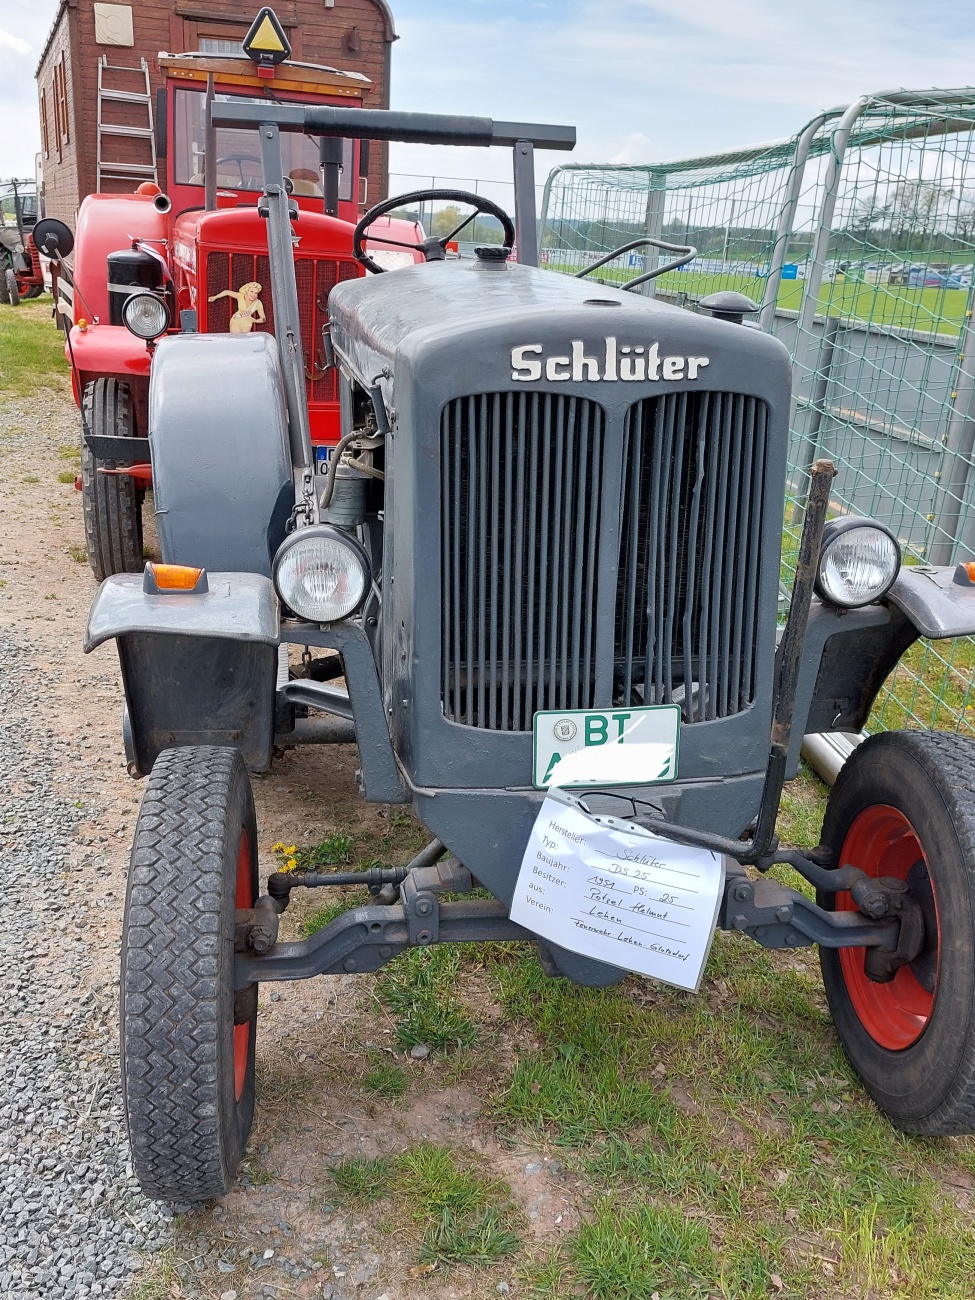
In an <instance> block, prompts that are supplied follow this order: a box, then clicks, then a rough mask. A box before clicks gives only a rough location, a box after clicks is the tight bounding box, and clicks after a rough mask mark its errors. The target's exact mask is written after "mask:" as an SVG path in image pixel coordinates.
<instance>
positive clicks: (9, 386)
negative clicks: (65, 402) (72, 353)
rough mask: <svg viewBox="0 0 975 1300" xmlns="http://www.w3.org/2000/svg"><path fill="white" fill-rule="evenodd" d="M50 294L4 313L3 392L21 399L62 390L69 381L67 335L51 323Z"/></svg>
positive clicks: (0, 340) (0, 325) (0, 348)
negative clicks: (42, 391)
mask: <svg viewBox="0 0 975 1300" xmlns="http://www.w3.org/2000/svg"><path fill="white" fill-rule="evenodd" d="M51 305H52V299H51V296H50V294H44V295H43V297H40V298H34V299H32V300H31V301H30V302H22V303H21V304H20V306H19V307H4V308H3V309H2V310H0V392H2V393H10V394H13V395H16V396H18V397H23V396H26V395H27V394H29V393H32V392H34V391H35V389H37V388H62V387H63V386H64V382H65V380H66V379H67V378H68V366H67V363H66V361H65V359H64V335H63V334H61V333H60V331H59V330H57V329H55V327H54V322H53V321H52V319H51Z"/></svg>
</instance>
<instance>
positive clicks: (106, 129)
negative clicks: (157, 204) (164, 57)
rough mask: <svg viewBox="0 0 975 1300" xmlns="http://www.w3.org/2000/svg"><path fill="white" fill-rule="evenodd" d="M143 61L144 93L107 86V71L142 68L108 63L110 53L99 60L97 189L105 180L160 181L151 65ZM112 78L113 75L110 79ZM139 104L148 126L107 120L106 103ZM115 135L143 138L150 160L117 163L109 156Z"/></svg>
mask: <svg viewBox="0 0 975 1300" xmlns="http://www.w3.org/2000/svg"><path fill="white" fill-rule="evenodd" d="M140 62H141V64H142V68H141V71H142V76H143V79H144V81H145V87H146V88H145V92H144V93H140V92H139V91H133V90H116V89H115V88H114V87H113V86H106V84H105V74H106V73H112V72H127V73H129V74H135V75H137V74H138V73H139V71H140V69H139V68H126V67H121V66H119V65H117V64H112V63H109V61H108V55H107V54H103V55H102V56H101V58H100V59H99V60H98V159H97V160H98V172H97V188H98V190H99V191H101V190H102V188H103V186H102V182H103V181H105V180H114V181H124V180H131V181H134V182H135V184H136V185H138V184H139V183H140V182H141V181H153V182H155V183H156V184H158V183H159V176H158V171H157V167H156V133H155V130H154V125H153V120H152V90H151V87H150V85H149V65H148V63H147V62H146V60H145V59H141V60H140ZM110 79H111V78H110ZM109 102H113V103H120V104H136V105H138V106H139V107H140V108H143V109H145V113H146V119H147V123H148V125H146V126H123V125H119V124H114V123H112V122H106V121H105V120H104V115H103V112H102V108H103V106H104V105H105V104H106V103H109ZM112 137H116V138H121V137H127V138H129V139H136V140H144V141H145V142H146V144H147V145H148V147H149V161H148V162H138V163H133V162H118V161H117V160H113V159H112V158H106V156H105V153H106V150H105V141H106V140H107V139H110V138H112Z"/></svg>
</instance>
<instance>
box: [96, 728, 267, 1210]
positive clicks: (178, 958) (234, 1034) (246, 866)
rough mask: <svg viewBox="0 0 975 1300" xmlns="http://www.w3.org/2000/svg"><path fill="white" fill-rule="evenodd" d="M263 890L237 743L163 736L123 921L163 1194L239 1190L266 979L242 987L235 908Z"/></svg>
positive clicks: (129, 1084) (145, 1186)
mask: <svg viewBox="0 0 975 1300" xmlns="http://www.w3.org/2000/svg"><path fill="white" fill-rule="evenodd" d="M256 898H257V822H256V817H255V813H254V799H253V795H252V793H251V786H250V781H249V779H248V776H247V771H246V769H245V767H244V763H243V759H242V758H241V756H240V752H239V750H236V749H229V748H226V749H225V748H217V747H215V746H192V747H186V748H179V749H167V750H164V751H163V752H162V753H161V754H160V755H159V757H158V758H157V759H156V762H155V765H154V767H153V769H152V774H151V776H150V777H149V782H148V786H147V788H146V792H145V794H144V796H143V799H142V806H141V809H140V811H139V820H138V824H137V826H136V832H135V841H134V843H133V846H132V860H131V866H130V869H129V880H128V888H127V892H126V899H125V919H124V925H123V931H122V979H121V1006H120V1022H121V1039H122V1042H121V1048H122V1050H121V1064H122V1092H123V1098H124V1102H125V1118H126V1125H127V1127H128V1134H129V1143H130V1145H131V1148H132V1164H133V1167H134V1169H135V1173H136V1176H137V1178H138V1179H139V1184H140V1186H141V1187H142V1190H143V1191H144V1192H145V1194H146V1195H147V1196H150V1197H152V1198H153V1199H155V1200H164V1201H169V1200H179V1201H201V1200H206V1199H208V1198H209V1197H213V1196H222V1195H223V1194H224V1193H225V1192H227V1191H228V1190H229V1189H230V1187H231V1185H232V1183H233V1181H234V1177H235V1174H236V1171H237V1165H238V1163H239V1162H240V1158H241V1156H242V1155H243V1152H244V1147H245V1145H246V1142H247V1136H248V1133H249V1132H250V1127H251V1122H252V1120H253V1116H254V1049H255V1041H256V1029H257V986H256V985H251V986H250V988H249V989H247V990H244V991H243V992H238V993H237V994H236V997H235V994H234V922H235V910H236V909H237V908H238V907H244V908H247V907H252V906H253V904H254V902H255V900H256Z"/></svg>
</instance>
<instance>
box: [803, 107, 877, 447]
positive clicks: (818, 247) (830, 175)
mask: <svg viewBox="0 0 975 1300" xmlns="http://www.w3.org/2000/svg"><path fill="white" fill-rule="evenodd" d="M870 102H871V96H869V95H861V96H860V98H859V99H858V100H856V101H855V102H854V103H852V104H851V105H850V106H849V108H848V109H847V110H846V112H845V113H844V114H843V116H842V117H841V118H840V120H839V122H838V123H837V125H836V129H835V130H834V132H833V138H832V148H831V149H830V155H829V165H828V166H827V168H826V176H825V179H824V182H823V200H822V203H821V205H820V209H819V221H818V225H817V229H816V239H815V242H814V243H813V249H812V257H811V259H810V262H809V269H808V271H807V273H806V281H805V287H804V289H803V295H802V303H801V305H800V309H799V320H798V322H797V328H796V354H795V358H794V361H795V371H794V373H793V379H792V424H793V426H795V418H796V412H797V410H798V404H799V395H800V392H801V388H802V384H803V382H804V380H805V378H806V377H807V376H808V374H809V373H810V371H811V370H812V354H813V351H814V349H815V347H816V346H817V345H816V342H815V340H814V339H813V338H812V326H813V322H814V321H815V318H816V310H817V308H818V306H819V290H820V289H821V288H822V284H823V272H824V271H825V269H826V255H827V253H828V252H829V241H830V235H831V233H832V224H833V214H834V213H835V211H836V200H837V197H838V195H839V188H840V176H841V174H842V171H843V159H844V157H845V155H846V146H847V145H848V144H849V142H850V132H851V131H852V129H853V124H854V122H855V121H856V120H857V118H858V117H859V116H860V114H861V113H862V112H863V110H864V109H865V108H866V107H867V105H868V104H869V103H870Z"/></svg>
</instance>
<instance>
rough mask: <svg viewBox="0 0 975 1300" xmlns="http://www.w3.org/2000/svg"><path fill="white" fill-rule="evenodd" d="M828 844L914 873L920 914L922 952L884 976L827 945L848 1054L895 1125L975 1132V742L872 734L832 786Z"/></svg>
mask: <svg viewBox="0 0 975 1300" xmlns="http://www.w3.org/2000/svg"><path fill="white" fill-rule="evenodd" d="M823 843H824V844H827V845H829V847H830V848H831V849H832V850H833V852H834V862H835V863H836V865H837V866H844V865H847V864H849V865H851V866H854V867H859V868H860V870H862V871H865V872H866V873H867V874H868V875H870V876H892V877H896V878H897V879H899V880H903V881H906V882H907V885H908V888H909V891H910V893H911V894H912V895H913V897H914V898H915V900H916V901H917V903H918V904H919V905H920V909H921V912H922V914H923V917H924V940H923V943H922V946H921V950H920V951H919V953H918V955H917V957H916V958H915V959H914V960H913V961H912V962H910V963H909V964H908V965H906V966H902V967H901V968H900V970H898V971H897V973H896V974H895V976H894V978H893V979H892V980H890V981H889V982H887V983H883V984H878V983H875V982H873V981H872V980H870V979H869V978H868V977H867V974H866V971H865V969H864V953H865V949H863V948H847V949H829V948H822V949H820V962H821V965H822V971H823V983H824V984H825V986H826V996H827V999H828V1000H829V1007H830V1012H831V1014H832V1017H833V1022H834V1024H835V1026H836V1031H837V1033H838V1034H839V1037H840V1040H841V1041H842V1043H843V1047H844V1048H845V1050H846V1053H847V1056H848V1057H849V1059H850V1061H851V1063H852V1065H853V1067H854V1069H855V1070H856V1071H857V1073H858V1074H859V1075H860V1077H861V1078H862V1080H863V1082H864V1084H865V1085H866V1088H867V1091H868V1092H869V1093H870V1095H871V1096H872V1097H873V1099H874V1100H875V1101H876V1103H877V1105H878V1106H880V1108H881V1109H882V1110H883V1111H885V1112H886V1114H887V1115H888V1116H889V1117H890V1119H891V1120H892V1121H893V1123H894V1124H895V1125H896V1126H897V1127H898V1128H901V1129H904V1130H905V1131H906V1132H909V1133H923V1134H928V1135H944V1134H953V1133H972V1132H975V741H971V740H969V739H967V738H965V737H961V736H956V735H950V734H944V733H940V732H913V731H903V732H897V731H895V732H886V733H884V734H881V735H877V736H871V737H870V738H869V739H868V740H866V741H864V743H863V744H862V745H860V746H859V747H858V748H857V749H856V750H855V752H854V753H853V755H852V756H851V758H850V759H849V761H848V762H847V763H846V764H845V766H844V767H843V770H842V771H841V772H840V775H839V777H838V779H837V782H836V785H835V786H834V787H833V791H832V794H831V795H830V799H829V803H828V805H827V808H826V817H825V820H824V822H823ZM819 901H820V903H821V904H822V905H823V906H826V907H833V908H836V909H840V910H845V909H851V908H853V907H854V904H853V902H852V900H851V898H850V895H849V894H847V893H840V894H836V895H835V896H834V895H830V894H824V895H821V896H820V900H819Z"/></svg>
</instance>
